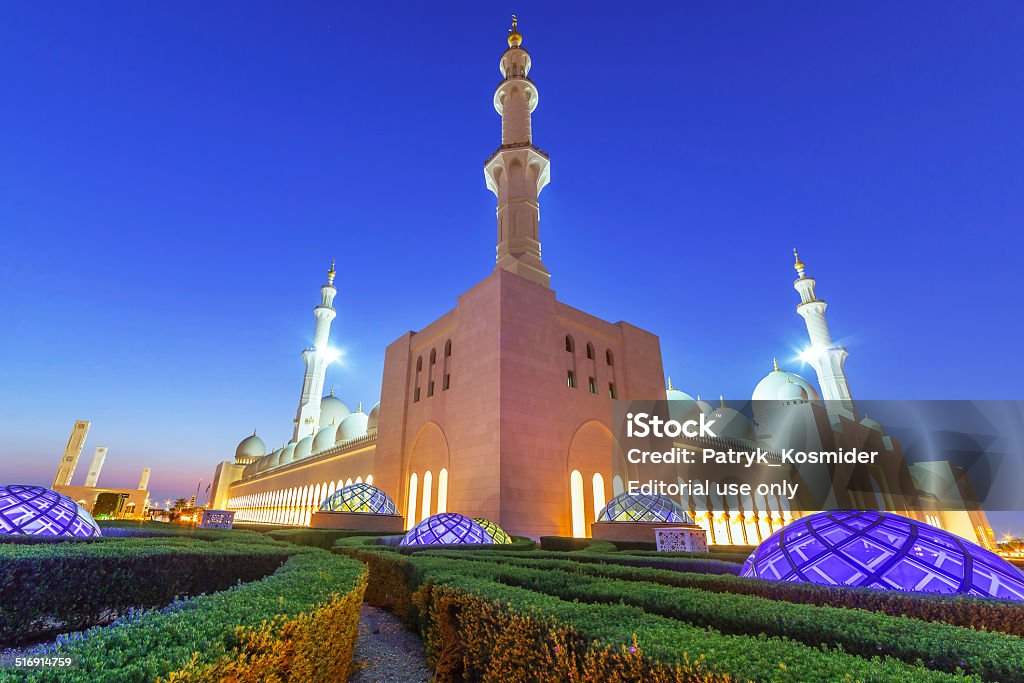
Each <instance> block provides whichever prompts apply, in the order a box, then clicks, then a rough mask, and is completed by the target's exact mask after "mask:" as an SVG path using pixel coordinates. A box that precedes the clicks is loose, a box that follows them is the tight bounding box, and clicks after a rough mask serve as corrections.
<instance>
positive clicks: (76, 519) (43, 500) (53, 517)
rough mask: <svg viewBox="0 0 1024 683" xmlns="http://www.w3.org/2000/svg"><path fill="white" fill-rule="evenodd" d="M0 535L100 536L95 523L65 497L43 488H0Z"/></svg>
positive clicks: (9, 485)
mask: <svg viewBox="0 0 1024 683" xmlns="http://www.w3.org/2000/svg"><path fill="white" fill-rule="evenodd" d="M0 534H23V535H26V536H73V537H76V538H87V537H90V536H100V535H101V533H100V527H99V525H98V524H97V523H96V520H94V519H93V518H92V515H90V514H89V513H88V512H86V511H85V508H83V507H82V506H81V505H79V504H78V503H76V502H75V501H73V500H71V499H70V498H68V497H67V496H65V495H63V494H60V493H57V492H56V491H53V490H51V489H46V488H43V487H42V486H22V485H20V484H7V485H5V486H0Z"/></svg>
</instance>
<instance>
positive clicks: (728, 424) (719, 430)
mask: <svg viewBox="0 0 1024 683" xmlns="http://www.w3.org/2000/svg"><path fill="white" fill-rule="evenodd" d="M709 417H710V419H713V420H714V421H715V424H713V425H711V431H712V432H714V433H715V435H716V436H719V437H721V438H723V439H737V440H740V441H755V440H757V435H756V434H755V433H754V425H753V423H752V422H751V421H750V420H749V419H747V416H746V415H744V414H743V413H741V412H739V411H738V410H734V409H732V408H730V407H729V406H722V407H720V408H715V410H714V412H713V413H711V415H710V416H709Z"/></svg>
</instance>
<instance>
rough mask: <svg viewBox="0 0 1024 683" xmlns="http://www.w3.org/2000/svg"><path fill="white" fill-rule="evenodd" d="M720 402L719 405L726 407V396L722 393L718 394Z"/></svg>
mask: <svg viewBox="0 0 1024 683" xmlns="http://www.w3.org/2000/svg"><path fill="white" fill-rule="evenodd" d="M718 403H719V406H718V407H719V408H724V407H725V396H723V395H722V394H719V395H718Z"/></svg>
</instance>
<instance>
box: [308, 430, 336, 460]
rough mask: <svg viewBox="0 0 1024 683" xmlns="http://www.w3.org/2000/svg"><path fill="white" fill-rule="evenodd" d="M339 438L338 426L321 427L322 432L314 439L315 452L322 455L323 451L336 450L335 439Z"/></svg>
mask: <svg viewBox="0 0 1024 683" xmlns="http://www.w3.org/2000/svg"><path fill="white" fill-rule="evenodd" d="M337 436H338V425H335V424H330V425H327V426H326V427H321V428H320V431H319V432H317V433H316V437H314V439H313V452H314V453H322V452H323V451H326V450H330V449H331V448H334V439H335V437H337Z"/></svg>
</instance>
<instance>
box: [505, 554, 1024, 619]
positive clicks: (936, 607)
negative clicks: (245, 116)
mask: <svg viewBox="0 0 1024 683" xmlns="http://www.w3.org/2000/svg"><path fill="white" fill-rule="evenodd" d="M523 557H525V556H514V555H511V554H509V555H508V560H507V561H509V562H514V561H516V560H518V559H520V558H523ZM529 559H530V560H560V561H566V562H578V563H585V564H586V565H588V567H589V566H590V565H593V564H602V565H604V566H605V568H606V569H607V568H608V567H612V566H629V567H634V568H635V569H636V572H637V573H635V574H632V575H630V577H631V578H636V579H638V580H645V581H653V582H656V583H662V584H665V585H670V586H684V587H688V588H700V589H701V590H706V591H711V592H714V593H734V594H737V595H753V596H757V597H762V598H768V599H769V600H779V601H782V602H794V603H804V604H811V605H818V606H828V607H844V608H853V609H863V610H868V611H871V612H880V613H882V614H888V615H890V616H907V617H910V618H913V619H919V620H921V621H937V622H944V623H947V624H951V625H953V626H961V627H964V628H972V629H976V630H983V631H998V632H1001V633H1008V634H1010V635H1015V636H1024V603H1020V602H1010V601H1005V600H988V599H982V598H975V597H970V596H962V595H939V594H935V595H926V594H921V593H903V592H899V591H885V590H874V589H871V588H850V587H847V586H822V585H818V584H813V583H796V582H789V581H767V580H762V579H748V578H743V577H740V576H729V575H725V574H721V575H713V574H705V573H700V572H699V571H694V570H690V571H687V570H686V569H684V568H667V567H663V566H658V565H654V566H651V565H646V566H644V565H639V564H632V563H628V562H622V559H623V557H622V556H621V555H619V554H615V555H612V556H604V559H602V556H600V555H596V554H595V555H585V554H582V553H571V554H566V553H545V552H536V553H531V554H530V555H529ZM644 569H649V570H650V571H649V572H647V571H644ZM662 569H668V570H667V571H658V570H662ZM588 571H593V570H590V569H588ZM618 576H622V577H624V578H625V576H624V575H621V574H619V575H618Z"/></svg>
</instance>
